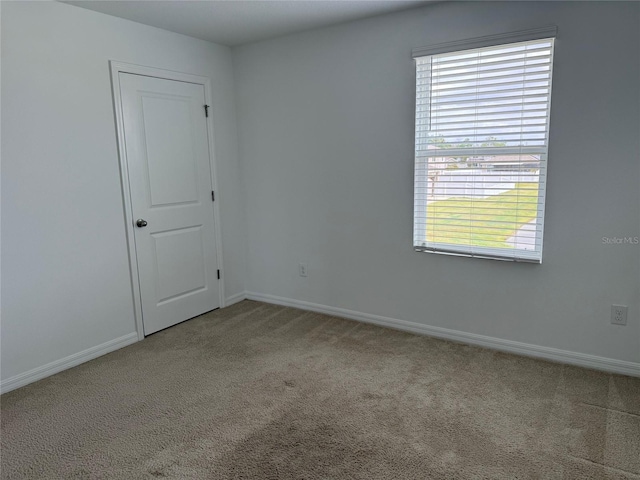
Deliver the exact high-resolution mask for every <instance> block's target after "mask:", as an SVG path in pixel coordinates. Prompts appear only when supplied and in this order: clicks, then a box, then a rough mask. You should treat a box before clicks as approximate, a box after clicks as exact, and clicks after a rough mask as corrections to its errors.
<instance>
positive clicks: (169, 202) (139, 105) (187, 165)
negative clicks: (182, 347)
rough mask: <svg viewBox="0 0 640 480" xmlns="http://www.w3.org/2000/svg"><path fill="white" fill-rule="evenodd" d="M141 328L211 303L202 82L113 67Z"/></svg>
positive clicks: (212, 262) (214, 301)
mask: <svg viewBox="0 0 640 480" xmlns="http://www.w3.org/2000/svg"><path fill="white" fill-rule="evenodd" d="M119 80H120V90H121V99H122V111H123V117H124V130H125V149H126V154H127V164H128V172H129V183H130V190H131V191H130V194H131V205H132V210H133V211H132V213H133V218H134V222H135V220H137V219H143V220H145V221H146V222H147V224H146V226H144V227H137V226H135V225H134V232H135V233H134V237H135V244H136V256H137V262H138V274H139V283H140V294H141V299H142V316H143V324H144V333H145V335H149V334H150V333H153V332H156V331H158V330H161V329H163V328H166V327H169V326H171V325H174V324H176V323H178V322H181V321H183V320H186V319H188V318H192V317H194V316H197V315H200V314H202V313H204V312H207V311H209V310H213V309H214V308H217V307H218V306H219V298H218V280H217V273H216V271H217V268H218V267H217V261H216V244H215V231H214V217H213V204H212V201H211V171H210V168H211V167H210V163H209V144H208V139H207V124H206V118H205V115H204V108H203V105H204V104H205V96H204V86H202V85H198V84H193V83H186V82H178V81H174V80H165V79H160V78H154V77H146V76H141V75H133V74H127V73H120V74H119Z"/></svg>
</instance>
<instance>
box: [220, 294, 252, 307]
mask: <svg viewBox="0 0 640 480" xmlns="http://www.w3.org/2000/svg"><path fill="white" fill-rule="evenodd" d="M246 298H247V292H240V293H236V294H235V295H231V296H230V297H227V298H226V299H225V301H224V306H225V307H230V306H231V305H233V304H234V303H238V302H241V301H242V300H246Z"/></svg>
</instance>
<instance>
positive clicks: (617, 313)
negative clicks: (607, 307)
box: [611, 305, 627, 325]
mask: <svg viewBox="0 0 640 480" xmlns="http://www.w3.org/2000/svg"><path fill="white" fill-rule="evenodd" d="M611 323H613V324H614V325H626V324H627V306H626V305H611Z"/></svg>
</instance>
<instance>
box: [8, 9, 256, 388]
mask: <svg viewBox="0 0 640 480" xmlns="http://www.w3.org/2000/svg"><path fill="white" fill-rule="evenodd" d="M109 60H118V61H123V62H130V63H138V64H143V65H148V66H153V67H158V68H166V69H170V70H177V71H182V72H187V73H193V74H200V75H205V76H208V77H210V78H211V80H212V87H213V94H212V95H213V102H212V103H213V109H212V110H213V122H214V132H215V154H216V158H217V163H218V166H219V169H218V175H219V178H218V183H219V187H220V192H219V198H220V201H221V209H222V212H221V225H222V235H223V239H222V241H223V246H224V252H223V253H224V259H223V261H224V267H225V271H224V282H225V287H226V293H227V296H231V295H233V294H235V293H238V292H242V291H244V288H245V287H244V273H245V270H246V268H245V263H244V262H245V256H246V255H245V252H246V244H245V243H244V239H245V235H244V231H245V228H246V224H245V219H244V216H243V215H244V207H243V197H242V195H241V184H240V168H239V164H238V159H237V136H236V119H235V107H234V92H233V74H232V64H231V52H230V50H229V49H228V48H227V47H221V46H217V45H214V44H212V43H208V42H204V41H201V40H195V39H192V38H189V37H185V36H182V35H178V34H175V33H170V32H166V31H163V30H159V29H156V28H152V27H147V26H144V25H140V24H137V23H133V22H129V21H126V20H122V19H119V18H115V17H110V16H107V15H103V14H99V13H95V12H91V11H88V10H85V9H81V8H78V7H73V6H69V5H65V4H61V3H56V2H44V3H40V2H37V3H33V2H3V5H2V152H1V153H2V345H1V348H2V379H3V380H6V379H8V378H10V377H13V376H15V375H18V374H21V373H24V372H26V371H28V370H30V369H33V368H36V367H41V366H43V365H45V364H47V363H49V362H53V361H58V360H60V359H64V358H66V357H68V356H70V355H73V354H75V353H78V352H81V351H83V350H85V349H89V348H92V347H96V346H99V345H102V344H104V343H105V342H109V341H111V340H114V339H117V338H120V337H122V336H124V335H126V334H128V333H131V332H134V331H135V323H134V317H133V304H132V294H131V281H130V277H129V267H128V260H127V249H126V238H125V229H124V217H123V205H122V193H121V186H120V177H119V170H118V154H117V143H116V133H115V121H114V112H113V106H112V98H111V84H110V76H109V65H108V61H109Z"/></svg>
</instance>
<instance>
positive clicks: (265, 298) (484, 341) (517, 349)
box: [245, 292, 640, 377]
mask: <svg viewBox="0 0 640 480" xmlns="http://www.w3.org/2000/svg"><path fill="white" fill-rule="evenodd" d="M245 297H246V298H248V299H249V300H257V301H260V302H267V303H274V304H276V305H284V306H287V307H295V308H300V309H302V310H309V311H312V312H318V313H325V314H328V315H334V316H338V317H344V318H349V319H351V320H357V321H360V322H365V323H372V324H375V325H381V326H383V327H389V328H394V329H397V330H403V331H406V332H412V333H418V334H422V335H428V336H431V337H437V338H443V339H446V340H452V341H454V342H461V343H467V344H471V345H478V346H481V347H486V348H491V349H494V350H500V351H503V352H509V353H515V354H517V355H524V356H527V357H536V358H542V359H545V360H551V361H553V362H560V363H567V364H570V365H577V366H580V367H585V368H593V369H595V370H603V371H605V372H611V373H619V374H622V375H631V376H634V377H640V363H634V362H627V361H624V360H616V359H613V358H607V357H598V356H596V355H588V354H586V353H578V352H571V351H568V350H560V349H558V348H550V347H541V346H538V345H532V344H529V343H522V342H514V341H512V340H503V339H501V338H495V337H488V336H485V335H478V334H475V333H466V332H461V331H458V330H450V329H448V328H442V327H433V326H429V325H423V324H421V323H416V322H408V321H406V320H398V319H395V318H389V317H382V316H380V315H373V314H370V313H362V312H356V311H353V310H347V309H344V308H337V307H330V306H327V305H321V304H318V303H311V302H305V301H302V300H294V299H291V298H284V297H278V296H275V295H266V294H261V293H254V292H245Z"/></svg>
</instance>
